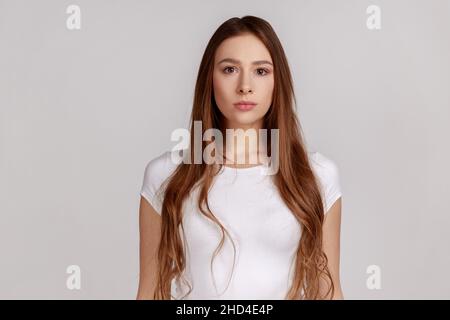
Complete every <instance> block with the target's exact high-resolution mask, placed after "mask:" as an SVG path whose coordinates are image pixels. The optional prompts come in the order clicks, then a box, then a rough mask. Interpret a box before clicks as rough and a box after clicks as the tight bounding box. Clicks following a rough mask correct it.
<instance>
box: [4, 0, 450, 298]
mask: <svg viewBox="0 0 450 320" xmlns="http://www.w3.org/2000/svg"><path fill="white" fill-rule="evenodd" d="M71 4H76V5H78V6H79V7H80V8H81V29H80V30H68V29H67V27H66V20H67V18H68V16H69V15H68V14H67V13H66V8H67V7H68V6H69V5H71ZM370 5H378V6H380V8H381V29H380V30H369V29H368V28H367V27H366V20H367V17H368V14H367V13H366V8H367V7H368V6H370ZM246 14H252V15H256V16H260V17H262V18H264V19H267V20H268V21H269V22H270V23H271V24H272V26H273V27H274V29H275V31H276V32H277V34H278V36H279V37H280V39H281V41H282V43H283V45H284V48H285V51H286V54H287V56H288V60H289V63H290V66H291V70H292V73H293V77H294V81H295V90H296V95H297V99H298V111H299V117H300V121H301V124H302V127H303V131H304V133H305V135H306V140H307V142H308V145H309V146H310V147H311V148H314V149H316V150H318V151H320V152H321V153H323V154H324V155H326V156H328V157H330V158H331V159H333V160H334V161H335V162H336V163H337V165H338V166H339V169H340V177H341V185H342V190H343V194H344V195H343V208H342V210H343V211H342V230H341V238H342V239H341V277H342V279H341V281H342V287H343V291H344V296H345V298H347V299H395V298H400V299H418V298H425V299H431V298H438V299H443V298H445V299H449V298H450V272H449V270H450V253H449V252H450V250H449V244H450V233H449V232H448V230H449V228H450V203H449V201H448V200H449V198H450V192H449V179H450V169H449V166H448V164H449V163H450V150H449V149H450V148H449V143H448V137H449V136H450V128H449V126H448V122H449V119H450V110H449V109H450V93H449V91H450V90H449V89H450V59H449V57H450V2H449V1H448V0H432V1H419V0H415V1H411V0H408V1H406V0H404V1H399V0H395V1H392V0H390V1H364V0H353V1H349V0H346V1H333V0H329V1H311V0H310V1H261V0H258V1H226V2H225V1H192V0H191V1H178V2H177V1H129V0H128V1H125V0H123V1H112V0H111V1H97V0H96V1H17V0H14V1H12V0H11V1H4V0H3V1H0V155H1V156H0V254H1V256H0V298H2V299H14V298H18V299H35V298H37V299H51V298H56V299H134V298H135V296H136V291H137V285H138V272H139V260H138V258H139V247H138V244H139V234H138V206H139V191H140V187H141V183H142V178H143V172H144V168H145V165H146V163H147V162H148V161H149V160H150V159H152V158H153V157H155V156H157V155H159V154H160V153H161V152H163V151H165V150H168V149H169V148H171V147H172V146H173V145H174V144H175V143H174V142H171V141H170V134H171V132H172V131H173V130H174V129H176V128H180V127H187V125H188V118H189V115H190V111H191V107H192V105H191V103H192V97H193V91H194V85H195V78H196V73H197V68H198V65H199V63H200V59H201V55H202V54H203V50H204V48H205V46H206V43H207V41H208V40H209V38H210V36H211V35H212V33H213V32H214V30H215V29H216V28H217V27H218V26H219V25H220V24H221V23H222V22H223V21H225V20H226V19H228V18H230V17H233V16H239V17H241V16H243V15H246ZM69 265H78V266H80V268H81V289H80V290H69V289H68V288H67V287H66V280H67V278H68V277H69V275H68V274H67V273H66V268H67V267H68V266H69ZM370 265H377V266H379V267H380V268H381V289H379V290H369V289H368V287H367V286H366V280H367V278H368V277H369V274H367V273H366V269H367V267H368V266H370Z"/></svg>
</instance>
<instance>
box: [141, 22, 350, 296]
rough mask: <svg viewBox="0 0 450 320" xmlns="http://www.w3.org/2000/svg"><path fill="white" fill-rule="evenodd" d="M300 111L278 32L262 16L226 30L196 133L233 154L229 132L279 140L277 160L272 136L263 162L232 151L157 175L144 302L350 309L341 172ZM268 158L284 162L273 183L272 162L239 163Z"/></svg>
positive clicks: (148, 225) (205, 65)
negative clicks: (212, 136)
mask: <svg viewBox="0 0 450 320" xmlns="http://www.w3.org/2000/svg"><path fill="white" fill-rule="evenodd" d="M249 102H251V103H249ZM294 105H295V96H294V92H293V84H292V78H291V74H290V70H289V67H288V63H287V59H286V56H285V54H284V51H283V48H282V46H281V43H280V41H279V39H278V37H277V36H276V34H275V32H274V30H273V29H272V27H271V26H270V24H269V23H268V22H266V21H265V20H263V19H261V18H257V17H253V16H245V17H243V18H232V19H229V20H227V21H225V22H224V23H223V24H222V25H221V26H220V27H219V28H218V29H217V31H216V32H215V33H214V34H213V36H212V38H211V39H210V41H209V43H208V45H207V47H206V50H205V52H204V55H203V58H202V61H201V64H200V68H199V72H198V77H197V82H196V87H195V95H194V101H193V110H192V114H191V119H190V121H191V129H190V130H191V133H193V132H194V122H195V121H200V122H201V124H202V132H205V130H207V129H211V128H217V129H219V130H220V132H222V133H223V136H225V142H226V141H227V139H226V137H227V135H226V133H225V131H226V129H244V130H248V129H254V130H258V129H267V130H273V129H278V140H279V142H278V148H277V150H272V149H273V144H272V142H273V141H271V137H272V136H271V135H269V137H268V138H269V139H268V140H269V143H268V144H267V148H266V149H264V150H263V149H262V148H261V146H260V145H259V144H258V145H257V146H256V147H255V145H254V144H253V145H252V146H248V145H247V144H244V146H242V145H241V146H240V147H238V146H236V145H232V147H231V148H228V144H227V147H226V148H225V153H222V152H218V153H217V155H219V156H220V158H221V159H223V158H225V159H226V163H230V161H231V163H230V164H231V165H225V164H222V163H221V162H218V163H213V164H211V163H205V162H202V163H200V164H195V163H179V162H175V161H173V159H175V158H176V156H177V155H180V156H181V155H182V154H184V155H186V154H188V155H189V156H191V159H192V158H193V153H194V150H193V148H189V149H188V150H187V152H186V150H182V152H181V153H180V151H179V150H178V151H166V152H164V153H163V154H161V155H159V156H158V157H156V158H154V159H152V160H151V161H150V162H149V163H148V164H147V166H146V168H145V174H144V181H143V185H142V190H141V202H140V218H139V219H140V281H139V288H138V294H137V298H138V299H257V300H261V299H343V294H342V290H341V286H340V279H339V255H340V252H339V251H340V245H339V243H340V220H341V191H340V185H339V176H338V170H337V166H336V165H335V163H334V162H333V161H331V160H330V159H328V158H326V157H325V156H324V155H322V154H320V153H318V152H309V151H307V150H306V148H305V144H304V142H303V140H302V135H301V129H300V125H299V123H298V119H297V117H296V113H295V108H294ZM228 141H229V140H228ZM193 145H194V134H191V140H190V146H193ZM206 145H207V144H206V143H202V150H205V147H206ZM219 150H223V149H219ZM263 151H264V152H266V153H267V154H270V157H271V161H273V160H274V159H276V160H277V161H278V167H277V170H276V172H275V173H274V174H270V175H267V174H261V172H262V171H261V170H260V169H261V161H258V162H257V165H251V164H250V163H248V162H246V163H244V164H243V165H239V164H237V163H236V162H235V159H236V156H243V155H245V159H247V158H250V156H251V155H255V154H256V155H261V154H263V153H264V152H263ZM241 159H242V158H241ZM253 164H254V163H253Z"/></svg>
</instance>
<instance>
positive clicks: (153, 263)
mask: <svg viewBox="0 0 450 320" xmlns="http://www.w3.org/2000/svg"><path fill="white" fill-rule="evenodd" d="M160 237H161V216H160V215H159V214H158V213H157V212H156V211H155V209H154V208H153V207H152V206H151V205H150V204H149V203H148V201H147V200H146V199H145V198H144V197H142V196H141V200H140V204H139V288H138V293H137V297H136V299H138V300H141V299H149V300H152V299H153V294H154V291H155V287H156V279H157V254H158V246H159V242H160Z"/></svg>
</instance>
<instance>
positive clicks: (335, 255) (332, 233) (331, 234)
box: [323, 197, 344, 299]
mask: <svg viewBox="0 0 450 320" xmlns="http://www.w3.org/2000/svg"><path fill="white" fill-rule="evenodd" d="M341 207H342V198H341V197H340V198H339V199H337V200H336V202H334V204H333V205H332V206H331V208H330V209H329V211H328V212H327V214H326V215H325V220H324V224H323V251H324V252H325V254H326V255H327V258H328V268H329V270H330V273H331V277H332V278H333V283H334V290H335V291H334V295H333V297H332V299H344V296H343V293H342V289H341V283H340V270H339V265H340V238H341V236H340V234H341Z"/></svg>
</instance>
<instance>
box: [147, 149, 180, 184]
mask: <svg viewBox="0 0 450 320" xmlns="http://www.w3.org/2000/svg"><path fill="white" fill-rule="evenodd" d="M177 154H180V150H165V151H163V152H162V153H159V154H158V155H157V156H155V157H153V158H151V159H150V160H149V161H147V163H146V166H145V175H146V177H148V178H152V179H158V178H166V177H167V176H169V175H170V174H171V173H172V171H173V170H174V169H175V168H176V167H177V166H178V164H179V161H177Z"/></svg>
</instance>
